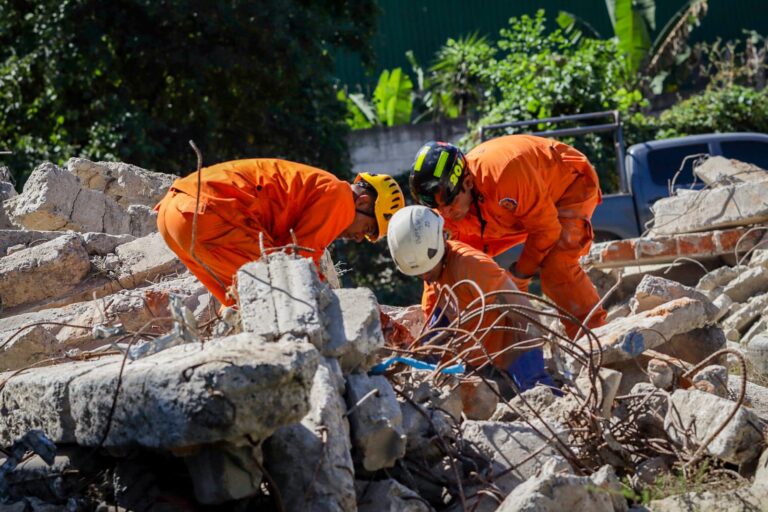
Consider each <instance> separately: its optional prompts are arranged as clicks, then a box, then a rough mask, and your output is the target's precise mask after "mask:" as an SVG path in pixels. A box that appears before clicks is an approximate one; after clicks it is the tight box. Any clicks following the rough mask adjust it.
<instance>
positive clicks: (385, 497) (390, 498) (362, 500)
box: [355, 478, 433, 512]
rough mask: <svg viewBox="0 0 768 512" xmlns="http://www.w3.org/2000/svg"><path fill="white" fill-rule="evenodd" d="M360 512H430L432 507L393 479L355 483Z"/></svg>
mask: <svg viewBox="0 0 768 512" xmlns="http://www.w3.org/2000/svg"><path fill="white" fill-rule="evenodd" d="M355 488H356V489H357V496H358V498H357V510H358V512H430V511H432V510H433V509H432V507H431V506H430V505H429V504H428V503H427V502H426V501H425V500H423V499H421V497H420V496H419V495H418V494H416V492H414V491H412V490H411V489H409V488H407V487H406V486H404V485H403V484H401V483H399V482H398V481H397V480H393V479H391V478H389V479H387V480H379V481H373V482H366V481H362V480H358V481H356V482H355Z"/></svg>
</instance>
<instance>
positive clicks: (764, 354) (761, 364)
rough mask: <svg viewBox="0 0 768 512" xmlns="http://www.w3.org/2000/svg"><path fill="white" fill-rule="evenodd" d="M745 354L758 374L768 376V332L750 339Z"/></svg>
mask: <svg viewBox="0 0 768 512" xmlns="http://www.w3.org/2000/svg"><path fill="white" fill-rule="evenodd" d="M745 354H746V356H747V359H749V362H750V363H752V368H753V369H754V370H755V371H756V372H757V373H758V374H760V375H768V332H766V331H763V332H762V334H758V335H756V336H754V337H753V338H752V339H750V340H749V342H748V343H747V348H746V350H745Z"/></svg>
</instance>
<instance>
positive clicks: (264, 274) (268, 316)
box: [237, 252, 331, 350]
mask: <svg viewBox="0 0 768 512" xmlns="http://www.w3.org/2000/svg"><path fill="white" fill-rule="evenodd" d="M330 293H331V292H330V290H329V289H328V288H327V287H326V286H324V285H323V284H322V283H320V278H319V277H318V276H317V272H316V271H315V268H314V264H313V263H312V260H310V259H308V258H299V257H295V256H292V255H289V254H286V253H283V252H278V253H274V254H270V255H269V258H262V259H261V260H259V261H254V262H251V263H247V264H245V265H243V266H242V267H240V270H238V271H237V294H238V297H239V299H240V300H239V304H240V311H241V317H242V319H243V331H245V332H253V333H254V334H258V335H260V336H264V337H265V338H267V339H278V338H279V337H280V336H282V335H283V334H287V333H296V334H300V335H306V336H308V337H309V340H310V342H312V343H313V344H314V345H315V346H316V347H317V348H318V349H320V350H321V349H322V348H323V346H324V345H325V342H326V340H327V336H328V334H327V332H326V329H325V325H324V322H323V318H322V316H321V309H322V308H323V307H324V306H325V305H326V304H327V302H328V301H329V294H330Z"/></svg>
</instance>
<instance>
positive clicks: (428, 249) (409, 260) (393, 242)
mask: <svg viewBox="0 0 768 512" xmlns="http://www.w3.org/2000/svg"><path fill="white" fill-rule="evenodd" d="M387 244H388V245H389V252H390V253H391V254H392V259H393V260H394V261H395V265H396V266H397V269H398V270H399V271H400V272H402V273H403V274H405V275H408V276H418V277H420V278H421V279H423V280H425V281H435V280H436V279H437V278H438V277H440V272H441V271H442V264H441V263H442V260H443V256H444V255H445V238H444V236H443V218H442V217H440V216H439V215H438V214H436V213H435V212H433V211H432V210H430V209H429V208H427V207H426V206H406V207H405V208H403V209H401V210H399V211H398V212H397V213H395V214H394V215H393V216H392V220H391V221H390V223H389V229H388V230H387Z"/></svg>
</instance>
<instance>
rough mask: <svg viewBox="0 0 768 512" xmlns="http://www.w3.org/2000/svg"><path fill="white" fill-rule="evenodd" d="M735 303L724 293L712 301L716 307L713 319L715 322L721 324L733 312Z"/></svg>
mask: <svg viewBox="0 0 768 512" xmlns="http://www.w3.org/2000/svg"><path fill="white" fill-rule="evenodd" d="M733 304H734V302H733V299H731V298H730V297H729V296H727V295H726V294H724V293H721V294H719V295H718V296H717V297H715V298H714V299H713V300H712V305H713V306H715V311H716V312H715V316H714V318H713V319H712V321H713V322H719V321H720V320H722V319H723V317H725V316H726V315H727V314H728V313H729V311H730V310H731V306H733Z"/></svg>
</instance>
